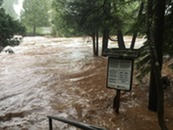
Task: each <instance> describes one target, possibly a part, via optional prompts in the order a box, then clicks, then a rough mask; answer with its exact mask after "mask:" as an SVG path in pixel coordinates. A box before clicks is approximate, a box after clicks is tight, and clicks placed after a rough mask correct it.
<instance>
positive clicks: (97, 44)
mask: <svg viewBox="0 0 173 130" xmlns="http://www.w3.org/2000/svg"><path fill="white" fill-rule="evenodd" d="M95 53H96V56H98V55H99V33H98V31H96V48H95Z"/></svg>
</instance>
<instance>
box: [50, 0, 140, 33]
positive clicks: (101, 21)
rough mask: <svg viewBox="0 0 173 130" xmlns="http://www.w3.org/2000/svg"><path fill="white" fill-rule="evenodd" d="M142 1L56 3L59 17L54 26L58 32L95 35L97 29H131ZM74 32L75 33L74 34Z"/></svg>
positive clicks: (76, 0)
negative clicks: (93, 33)
mask: <svg viewBox="0 0 173 130" xmlns="http://www.w3.org/2000/svg"><path fill="white" fill-rule="evenodd" d="M138 3H139V2H138V1H135V0H134V1H131V0H130V1H128V0H116V1H115V0H82V1H81V0H65V1H64V0H54V1H53V8H54V9H55V11H56V12H55V13H56V16H57V17H55V18H54V20H53V24H54V25H55V26H56V27H57V29H58V32H62V33H63V32H65V33H69V32H73V33H75V32H80V33H81V34H83V33H84V34H87V35H91V33H92V32H93V31H94V30H103V29H104V28H109V29H110V31H111V32H112V33H115V32H117V30H120V29H124V32H127V30H129V27H130V26H131V25H132V24H133V23H134V17H136V16H137V13H136V12H133V10H136V9H137V8H138ZM70 30H72V31H70Z"/></svg>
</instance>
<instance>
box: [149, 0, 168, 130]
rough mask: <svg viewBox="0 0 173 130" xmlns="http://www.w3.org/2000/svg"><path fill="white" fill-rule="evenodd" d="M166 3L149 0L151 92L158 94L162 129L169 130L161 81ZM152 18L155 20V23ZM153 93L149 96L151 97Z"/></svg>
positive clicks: (158, 113)
mask: <svg viewBox="0 0 173 130" xmlns="http://www.w3.org/2000/svg"><path fill="white" fill-rule="evenodd" d="M165 3H166V1H165V0H157V1H155V5H154V4H153V2H152V0H148V44H149V47H150V52H151V61H152V62H151V63H152V67H151V69H152V70H151V84H150V94H151V95H152V96H153V97H154V96H156V98H157V100H156V101H157V102H155V101H154V100H153V101H154V102H153V103H155V105H156V106H157V107H156V110H157V115H158V121H159V125H160V128H161V129H162V130H168V128H167V126H166V123H165V119H164V93H163V85H162V82H161V69H162V55H163V54H162V46H163V34H164V13H165ZM153 5H154V6H153ZM152 7H155V8H154V11H155V14H154V15H153V16H154V17H153V19H151V17H149V16H151V15H150V14H149V13H151V12H150V11H152ZM151 20H152V21H153V23H152V21H151ZM152 25H153V26H152ZM152 82H154V84H152ZM151 85H155V86H151ZM155 89H156V90H155ZM151 92H152V93H151ZM151 95H150V96H149V97H150V98H151ZM149 100H151V99H149ZM155 105H154V107H155Z"/></svg>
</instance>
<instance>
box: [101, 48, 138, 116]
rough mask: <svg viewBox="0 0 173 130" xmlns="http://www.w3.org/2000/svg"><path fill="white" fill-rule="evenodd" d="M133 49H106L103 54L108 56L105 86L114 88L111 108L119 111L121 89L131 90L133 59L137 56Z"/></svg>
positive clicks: (136, 51)
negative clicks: (114, 93)
mask: <svg viewBox="0 0 173 130" xmlns="http://www.w3.org/2000/svg"><path fill="white" fill-rule="evenodd" d="M138 51H139V50H135V49H133V50H132V49H125V48H123V49H119V48H112V49H107V50H105V52H104V54H103V55H104V56H108V68H107V82H106V85H107V88H110V89H116V90H117V93H116V96H115V97H114V104H113V109H114V110H115V112H116V113H119V107H120V95H121V91H131V88H132V76H133V61H134V59H135V58H137V57H138Z"/></svg>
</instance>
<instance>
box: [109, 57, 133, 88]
mask: <svg viewBox="0 0 173 130" xmlns="http://www.w3.org/2000/svg"><path fill="white" fill-rule="evenodd" d="M133 61H134V60H133V59H128V58H115V57H108V66H107V83H106V86H107V88H110V89H117V90H123V91H131V88H132V78H133Z"/></svg>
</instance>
